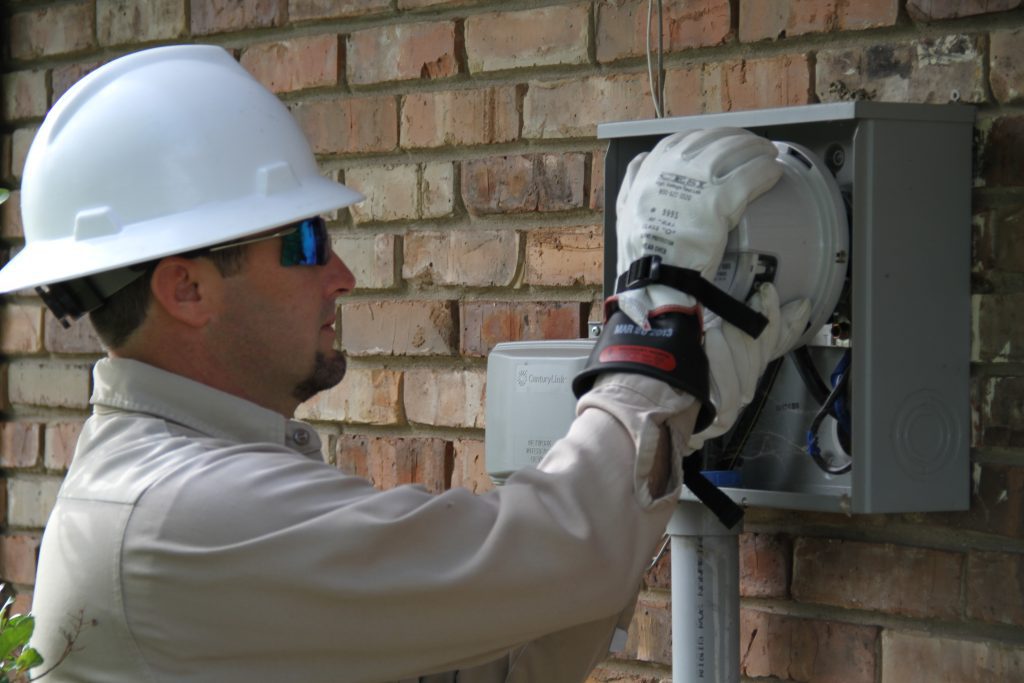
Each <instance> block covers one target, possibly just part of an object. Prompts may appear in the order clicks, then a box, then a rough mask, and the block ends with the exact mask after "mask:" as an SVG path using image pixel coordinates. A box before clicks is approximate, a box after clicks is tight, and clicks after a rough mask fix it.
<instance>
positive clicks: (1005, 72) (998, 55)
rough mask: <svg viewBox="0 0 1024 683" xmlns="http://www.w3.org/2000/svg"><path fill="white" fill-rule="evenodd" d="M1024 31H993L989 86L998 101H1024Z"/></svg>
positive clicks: (1007, 102) (1013, 102)
mask: <svg viewBox="0 0 1024 683" xmlns="http://www.w3.org/2000/svg"><path fill="white" fill-rule="evenodd" d="M1022 46H1024V30H1022V29H1016V30H1013V31H993V32H992V35H991V36H990V37H989V51H990V55H989V76H988V80H989V84H990V85H991V86H992V94H993V95H995V98H996V101H998V102H1001V103H1002V104H1020V103H1021V102H1022V101H1024V86H1022V85H1021V84H1022V83H1024V47H1022Z"/></svg>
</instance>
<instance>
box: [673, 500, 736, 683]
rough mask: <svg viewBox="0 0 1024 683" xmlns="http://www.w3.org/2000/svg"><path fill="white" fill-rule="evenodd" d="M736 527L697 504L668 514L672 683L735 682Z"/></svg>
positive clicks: (683, 504)
mask: <svg viewBox="0 0 1024 683" xmlns="http://www.w3.org/2000/svg"><path fill="white" fill-rule="evenodd" d="M739 527H740V525H739V524H737V525H736V527H734V528H733V529H726V528H725V527H724V526H723V525H722V523H721V522H719V521H718V518H716V517H715V515H714V514H712V513H711V511H710V510H708V509H707V508H706V507H704V505H703V504H701V503H698V502H691V501H680V502H679V506H678V507H677V508H676V511H675V513H674V514H673V515H672V519H671V521H670V522H669V525H668V533H669V536H670V537H671V542H672V545H671V548H672V683H739V680H740V657H739V642H740V564H739V532H740V528H739Z"/></svg>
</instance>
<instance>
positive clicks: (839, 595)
mask: <svg viewBox="0 0 1024 683" xmlns="http://www.w3.org/2000/svg"><path fill="white" fill-rule="evenodd" d="M793 554H794V559H793V585H792V591H793V597H794V598H795V599H796V600H799V601H801V602H813V603H818V604H824V605H833V606H836V607H846V608H851V609H862V610H873V611H878V612H885V613H889V614H899V615H903V616H910V617H919V618H938V619H955V618H958V617H959V616H960V583H961V580H962V578H963V574H964V557H963V555H961V554H960V553H952V552H946V551H941V550H929V549H926V548H913V547H906V546H897V545H892V544H888V543H885V544H882V543H861V542H854V541H841V540H835V539H818V538H798V539H797V540H796V544H795V546H794V553H793Z"/></svg>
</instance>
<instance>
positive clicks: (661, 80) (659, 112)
mask: <svg viewBox="0 0 1024 683" xmlns="http://www.w3.org/2000/svg"><path fill="white" fill-rule="evenodd" d="M653 15H654V0H647V31H646V45H647V81H648V83H649V85H650V89H651V100H652V101H653V102H654V116H655V118H659V119H660V118H662V117H663V116H664V115H665V43H664V31H663V26H664V24H663V22H662V6H661V0H658V66H657V71H658V73H657V79H655V74H654V71H655V67H654V58H653V55H652V49H651V20H652V19H653Z"/></svg>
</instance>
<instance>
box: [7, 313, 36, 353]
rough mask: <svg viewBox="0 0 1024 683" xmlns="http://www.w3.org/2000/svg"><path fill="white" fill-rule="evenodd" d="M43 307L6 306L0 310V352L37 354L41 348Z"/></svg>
mask: <svg viewBox="0 0 1024 683" xmlns="http://www.w3.org/2000/svg"><path fill="white" fill-rule="evenodd" d="M43 310H44V309H43V307H42V306H39V305H34V304H7V305H6V306H4V307H3V308H2V309H0V351H2V352H3V353H19V354H20V353H38V352H39V351H41V350H42V347H43V334H42V328H43Z"/></svg>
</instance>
